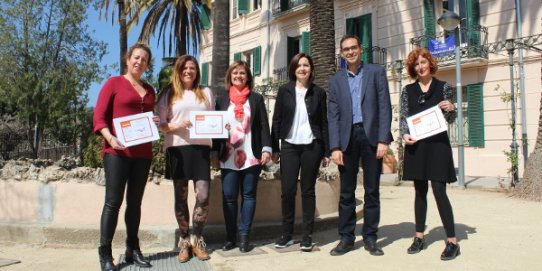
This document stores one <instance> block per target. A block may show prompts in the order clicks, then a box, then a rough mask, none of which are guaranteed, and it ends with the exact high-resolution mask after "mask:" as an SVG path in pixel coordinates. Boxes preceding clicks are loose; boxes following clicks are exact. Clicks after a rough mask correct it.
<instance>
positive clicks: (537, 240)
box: [0, 185, 542, 271]
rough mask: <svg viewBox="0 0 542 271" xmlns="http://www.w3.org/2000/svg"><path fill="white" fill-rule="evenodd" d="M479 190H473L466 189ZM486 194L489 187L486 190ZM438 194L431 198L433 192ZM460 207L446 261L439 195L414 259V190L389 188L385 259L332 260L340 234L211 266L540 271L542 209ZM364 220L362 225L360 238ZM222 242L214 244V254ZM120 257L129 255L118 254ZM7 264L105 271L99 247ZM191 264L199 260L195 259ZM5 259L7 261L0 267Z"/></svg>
mask: <svg viewBox="0 0 542 271" xmlns="http://www.w3.org/2000/svg"><path fill="white" fill-rule="evenodd" d="M467 187H473V186H467ZM480 188H483V187H480ZM430 193H431V192H430ZM449 195H450V199H451V201H452V205H453V207H454V212H455V219H456V233H457V236H458V238H459V240H460V246H461V252H462V254H461V256H459V257H458V258H457V259H455V260H453V261H449V262H443V261H441V260H440V258H439V256H440V253H441V251H442V249H443V248H444V243H443V239H444V231H443V228H442V227H441V222H440V218H439V216H438V213H437V210H436V206H435V204H434V200H433V197H432V195H430V196H429V202H430V205H429V213H428V220H427V224H428V225H427V227H428V231H427V232H426V234H427V235H426V238H427V243H428V248H427V249H426V250H423V251H422V252H421V253H419V254H416V255H408V254H407V253H406V249H407V247H408V246H409V245H410V242H411V239H412V235H413V231H414V224H413V222H412V221H413V216H414V215H413V188H412V187H411V186H409V185H404V186H383V187H382V189H381V199H382V218H381V223H380V225H381V227H380V232H379V240H378V243H379V245H380V246H382V247H383V250H384V252H385V255H384V256H381V257H374V256H370V255H369V254H368V253H367V252H366V251H364V250H363V248H362V247H361V243H360V239H361V238H358V241H357V242H356V249H355V250H354V251H352V252H350V253H347V254H346V255H344V256H339V257H332V256H330V255H329V251H330V250H331V249H332V248H333V247H334V246H335V244H336V240H337V233H336V230H327V231H321V232H316V233H315V234H314V241H315V242H316V243H317V249H316V251H313V252H311V253H305V252H300V251H298V250H297V247H292V248H290V249H287V250H286V251H278V250H275V249H274V248H273V247H272V242H273V240H265V241H258V242H257V243H256V245H257V247H256V249H255V250H254V251H253V252H251V253H247V254H241V253H238V252H236V251H234V252H230V253H224V252H222V251H218V250H216V251H214V252H213V253H212V254H211V257H212V258H211V260H210V261H209V262H208V263H209V264H210V266H211V267H212V270H220V271H234V270H235V271H241V270H251V271H260V270H333V271H339V270H353V269H354V270H371V269H375V268H376V269H378V270H441V271H446V270H454V271H456V270H541V266H542V265H541V263H540V256H541V255H542V246H541V244H542V226H541V225H542V203H535V202H529V201H523V200H518V199H515V198H510V197H509V196H508V195H507V194H506V193H504V192H495V191H487V190H484V189H479V188H468V189H466V190H462V189H457V188H453V187H452V188H450V189H449ZM362 222H363V221H362V220H360V221H359V222H358V229H357V232H359V231H360V229H361V224H362ZM219 245H220V244H217V243H215V244H209V247H210V248H211V249H216V248H218V246H219ZM171 250H172V249H171V248H167V247H152V246H150V247H147V248H145V250H144V252H145V253H149V254H154V253H161V252H168V251H171ZM113 252H114V255H115V258H117V259H118V258H119V255H120V254H121V253H123V251H122V249H121V248H118V249H117V248H115V249H113ZM0 258H3V259H15V260H19V261H21V262H20V263H17V264H13V265H9V266H5V267H0V271H11V270H40V271H49V270H55V271H56V270H99V264H98V257H97V251H96V249H73V248H70V249H66V248H54V247H41V246H29V245H25V244H7V245H6V244H0ZM192 261H197V260H195V259H193V260H192ZM1 262H2V261H0V263H1Z"/></svg>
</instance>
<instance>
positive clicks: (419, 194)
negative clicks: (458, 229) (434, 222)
mask: <svg viewBox="0 0 542 271" xmlns="http://www.w3.org/2000/svg"><path fill="white" fill-rule="evenodd" d="M431 188H432V189H433V195H434V196H435V201H436V202H437V209H438V212H439V215H440V219H441V220H442V225H443V226H444V230H445V231H446V236H447V237H449V238H450V237H455V225H454V213H453V210H452V205H451V204H450V200H449V199H448V195H446V183H444V182H433V181H432V182H431ZM414 189H415V190H416V198H415V200H414V216H415V219H416V232H424V231H425V219H426V217H427V190H428V189H429V185H428V181H425V180H416V181H414Z"/></svg>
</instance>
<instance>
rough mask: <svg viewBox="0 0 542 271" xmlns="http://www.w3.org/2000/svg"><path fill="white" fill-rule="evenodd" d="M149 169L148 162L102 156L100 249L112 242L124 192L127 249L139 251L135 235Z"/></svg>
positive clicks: (148, 160) (147, 160)
mask: <svg viewBox="0 0 542 271" xmlns="http://www.w3.org/2000/svg"><path fill="white" fill-rule="evenodd" d="M150 166H151V160H150V159H143V158H130V157H124V156H119V155H113V154H106V155H105V157H104V171H105V203H104V207H103V211H102V218H101V222H100V246H103V245H111V242H112V241H113V236H114V235H115V230H116V229H117V221H118V216H119V209H120V206H121V205H122V201H123V199H124V190H125V188H126V212H125V213H124V221H125V223H126V246H128V247H131V248H139V239H138V237H137V233H138V231H139V223H140V220H141V201H142V200H143V192H144V191H145V185H146V184H147V178H148V176H149V169H150Z"/></svg>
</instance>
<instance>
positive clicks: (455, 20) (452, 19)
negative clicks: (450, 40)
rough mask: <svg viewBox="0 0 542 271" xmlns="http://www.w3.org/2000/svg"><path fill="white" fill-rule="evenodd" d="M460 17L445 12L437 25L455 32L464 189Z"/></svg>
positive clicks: (460, 168)
mask: <svg viewBox="0 0 542 271" xmlns="http://www.w3.org/2000/svg"><path fill="white" fill-rule="evenodd" d="M460 22H461V17H459V15H457V14H456V13H455V12H452V11H446V12H445V13H444V14H442V16H440V18H438V20H437V23H438V24H439V25H440V26H441V27H442V28H444V29H445V30H447V31H452V30H455V33H456V39H455V40H456V44H455V78H456V80H455V81H456V93H457V136H458V140H457V156H458V159H457V160H458V164H459V165H458V172H457V175H458V179H459V182H458V186H459V187H460V188H465V153H464V143H463V92H462V89H461V52H460V50H459V47H460V46H461V31H460V28H459V23H460Z"/></svg>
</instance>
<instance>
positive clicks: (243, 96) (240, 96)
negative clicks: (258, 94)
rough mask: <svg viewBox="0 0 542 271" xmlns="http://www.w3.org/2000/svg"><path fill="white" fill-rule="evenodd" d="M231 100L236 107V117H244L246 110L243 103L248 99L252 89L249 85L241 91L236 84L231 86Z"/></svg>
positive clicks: (234, 110)
mask: <svg viewBox="0 0 542 271" xmlns="http://www.w3.org/2000/svg"><path fill="white" fill-rule="evenodd" d="M229 92H230V93H229V94H230V101H232V102H233V104H234V105H235V108H234V109H233V112H234V113H235V118H236V119H242V118H243V116H244V115H245V111H244V110H243V105H244V104H245V102H246V101H247V99H248V95H249V94H250V89H249V88H248V86H245V87H244V88H243V89H241V91H239V89H238V88H237V87H235V86H231V87H230V91H229Z"/></svg>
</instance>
